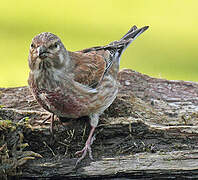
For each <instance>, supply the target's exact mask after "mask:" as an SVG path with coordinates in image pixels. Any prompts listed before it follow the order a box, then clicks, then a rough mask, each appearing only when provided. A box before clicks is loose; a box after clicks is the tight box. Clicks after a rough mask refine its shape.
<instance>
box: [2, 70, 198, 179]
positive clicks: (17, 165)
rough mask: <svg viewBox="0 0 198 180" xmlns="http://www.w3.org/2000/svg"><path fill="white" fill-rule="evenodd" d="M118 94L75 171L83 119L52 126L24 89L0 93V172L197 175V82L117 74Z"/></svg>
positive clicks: (92, 175) (63, 175)
mask: <svg viewBox="0 0 198 180" xmlns="http://www.w3.org/2000/svg"><path fill="white" fill-rule="evenodd" d="M118 79H119V81H120V88H119V94H118V96H117V98H116V100H115V101H114V102H113V104H112V105H111V106H110V107H109V108H108V109H107V110H106V111H105V113H104V114H103V115H102V116H101V117H100V123H99V126H98V127H97V129H96V132H95V136H96V140H95V141H94V143H93V145H92V151H93V157H94V160H93V161H91V160H90V159H89V158H88V156H86V158H85V159H84V160H83V161H82V162H80V164H79V165H78V166H77V167H76V168H75V163H76V160H77V157H75V155H74V154H75V152H76V151H77V150H80V149H82V148H83V146H84V143H85V141H86V139H87V136H88V131H89V130H90V127H89V125H88V118H81V119H77V120H68V119H65V120H63V121H65V122H64V123H61V122H60V121H58V120H57V121H56V122H55V137H54V138H53V137H52V136H51V134H50V132H49V125H50V122H48V121H47V122H45V124H43V125H41V122H42V121H43V120H44V119H45V118H46V117H47V116H48V114H49V113H48V112H46V111H45V110H44V109H42V108H41V107H40V106H39V105H38V104H37V102H36V101H35V100H34V98H33V96H32V95H31V93H30V91H29V89H28V87H18V88H0V121H1V123H0V138H1V139H0V157H1V161H0V162H1V164H0V174H2V177H4V178H5V177H7V176H15V175H17V176H18V177H20V178H21V179H23V178H24V179H25V178H30V177H37V178H38V177H39V178H55V179H56V178H57V179H58V178H60V177H61V178H71V179H72V178H96V177H99V178H103V179H105V178H116V177H119V178H121V177H123V178H136V179H145V178H152V177H153V178H155V179H159V178H165V177H166V178H168V177H169V178H170V177H183V178H184V177H185V178H188V177H191V178H197V176H198V161H197V159H198V146H197V140H198V137H197V135H198V83H195V82H186V81H169V80H165V79H157V78H152V77H149V76H147V75H143V74H140V73H138V72H135V71H132V70H129V69H124V70H122V71H120V73H119V75H118Z"/></svg>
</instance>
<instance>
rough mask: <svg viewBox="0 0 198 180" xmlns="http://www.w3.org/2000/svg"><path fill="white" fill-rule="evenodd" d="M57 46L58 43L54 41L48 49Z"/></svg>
mask: <svg viewBox="0 0 198 180" xmlns="http://www.w3.org/2000/svg"><path fill="white" fill-rule="evenodd" d="M57 47H58V43H57V42H55V43H54V44H52V45H51V46H49V48H50V49H55V48H57Z"/></svg>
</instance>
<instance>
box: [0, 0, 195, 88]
mask: <svg viewBox="0 0 198 180" xmlns="http://www.w3.org/2000/svg"><path fill="white" fill-rule="evenodd" d="M197 8H198V1H197V0H188V1H187V0H166V1H162V0H161V1H160V0H149V1H148V0H138V1H137V0H136V1H134V0H122V1H120V0H118V1H116V0H99V1H95V0H84V1H83V0H73V1H72V0H70V1H66V0H57V1H54V0H53V1H52V0H42V1H41V0H33V1H31V0H29V1H28V0H17V1H16V0H7V1H2V2H1V6H0V87H13V86H23V85H27V78H28V72H29V69H28V63H27V57H28V51H29V45H30V43H31V40H32V38H33V37H34V36H35V35H36V34H38V33H41V32H43V31H49V32H52V33H54V34H57V35H58V36H59V37H60V38H61V39H62V42H63V43H64V44H65V46H66V48H67V49H68V50H71V51H76V50H80V49H83V48H87V47H91V46H96V45H105V44H108V43H110V42H111V41H114V40H117V39H119V38H121V37H122V36H123V34H124V33H126V32H127V31H128V30H129V28H130V27H131V26H132V25H137V26H138V27H141V26H144V25H149V26H150V28H149V29H148V30H147V31H146V32H145V33H143V34H142V35H141V36H140V37H139V38H138V39H137V40H136V41H134V42H133V44H131V46H129V48H128V49H127V50H126V51H125V53H124V54H123V56H122V59H121V68H131V69H133V70H136V71H138V72H141V73H145V74H148V75H150V76H154V77H158V78H159V77H160V78H166V79H178V80H188V81H198V62H197V61H198V10H197Z"/></svg>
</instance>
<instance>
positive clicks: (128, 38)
mask: <svg viewBox="0 0 198 180" xmlns="http://www.w3.org/2000/svg"><path fill="white" fill-rule="evenodd" d="M148 28H149V26H144V27H142V28H140V29H138V28H137V26H133V27H132V28H131V29H130V30H129V31H128V32H127V33H126V34H125V35H124V36H123V37H122V38H121V39H120V40H119V41H114V42H112V43H110V44H109V45H110V46H114V47H115V49H116V50H117V53H116V54H117V58H120V56H121V55H122V53H123V52H124V50H125V49H126V48H127V47H128V46H129V45H130V44H131V43H132V42H133V41H134V40H135V39H136V38H137V37H138V36H139V35H140V34H142V33H143V32H144V31H146V30H147V29H148Z"/></svg>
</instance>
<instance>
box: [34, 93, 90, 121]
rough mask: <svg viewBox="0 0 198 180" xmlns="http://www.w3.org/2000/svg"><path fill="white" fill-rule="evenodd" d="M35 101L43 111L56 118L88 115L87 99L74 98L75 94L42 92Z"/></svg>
mask: <svg viewBox="0 0 198 180" xmlns="http://www.w3.org/2000/svg"><path fill="white" fill-rule="evenodd" d="M36 99H37V101H38V102H39V103H40V104H41V106H42V107H43V108H44V109H46V110H48V111H50V112H52V113H54V114H56V115H58V116H62V117H69V118H78V117H81V116H86V115H88V114H89V108H88V104H89V102H88V99H86V98H85V97H78V96H75V94H71V93H68V94H67V93H64V94H63V93H62V92H61V91H59V92H52V93H49V92H48V93H46V92H42V93H40V94H39V95H38V96H37V98H36Z"/></svg>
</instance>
